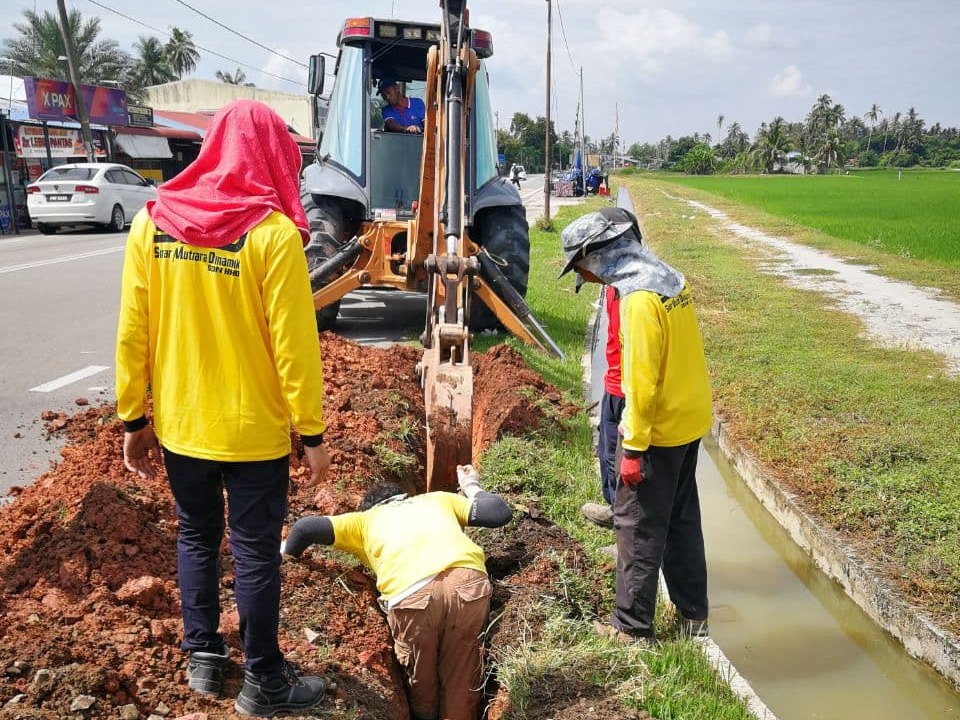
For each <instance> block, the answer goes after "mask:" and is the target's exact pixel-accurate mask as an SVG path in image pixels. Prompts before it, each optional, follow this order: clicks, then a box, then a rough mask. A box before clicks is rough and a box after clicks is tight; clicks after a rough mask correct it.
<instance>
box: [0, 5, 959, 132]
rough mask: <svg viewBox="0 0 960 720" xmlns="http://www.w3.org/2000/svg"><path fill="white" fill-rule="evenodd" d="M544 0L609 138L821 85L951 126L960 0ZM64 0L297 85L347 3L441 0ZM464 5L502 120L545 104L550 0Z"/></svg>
mask: <svg viewBox="0 0 960 720" xmlns="http://www.w3.org/2000/svg"><path fill="white" fill-rule="evenodd" d="M550 3H551V4H550V5H549V7H552V14H553V38H552V46H553V52H552V59H553V60H552V92H551V95H552V104H551V114H552V119H553V120H554V122H555V124H556V127H557V128H558V129H559V130H561V131H562V130H571V131H572V130H573V129H574V122H575V118H576V113H577V106H578V101H579V97H580V77H581V71H582V78H583V98H584V106H585V108H584V110H585V112H584V116H585V125H586V132H587V134H588V135H590V136H591V137H594V138H596V137H600V136H607V135H609V134H610V133H611V132H612V131H613V128H614V125H615V122H616V120H617V117H618V116H619V129H620V136H621V138H622V141H623V143H624V145H625V146H629V145H630V144H631V143H633V142H638V141H639V142H656V141H657V140H659V139H661V138H663V137H664V136H666V135H667V134H669V135H672V136H673V137H674V138H676V137H679V136H682V135H688V134H692V133H694V132H699V133H701V134H705V133H710V134H711V135H713V137H714V140H715V141H716V139H717V120H718V116H720V115H722V116H723V118H724V121H723V127H724V128H726V127H728V126H729V125H730V123H732V122H738V123H740V125H741V127H742V128H743V130H745V131H746V132H747V133H749V134H750V136H751V137H753V135H754V134H755V132H756V129H757V128H758V127H759V125H760V123H762V122H769V121H770V120H772V119H773V118H775V117H776V116H778V115H782V116H783V117H784V118H785V119H787V120H788V121H794V120H802V119H803V118H804V116H805V115H806V114H807V112H808V111H809V110H810V107H811V106H812V105H813V103H814V102H815V100H816V98H817V97H819V96H820V95H823V94H828V95H830V97H831V98H832V99H833V100H834V102H838V103H841V104H842V105H843V106H844V107H845V108H846V111H847V117H852V116H853V115H860V116H863V114H864V113H866V112H867V111H868V110H869V108H870V106H871V105H872V104H873V103H877V104H878V105H879V106H880V109H881V111H882V112H883V116H884V117H891V116H892V115H893V114H894V113H896V112H901V113H906V112H907V110H908V109H909V108H910V107H914V108H916V110H917V112H918V113H919V114H920V116H921V117H922V118H923V119H924V120H926V122H927V124H928V126H929V125H932V124H934V123H937V122H939V123H941V124H942V125H944V126H954V127H958V126H960V2H957V0H727V2H717V0H709V1H707V0H654V1H652V2H647V1H645V0H620V1H619V2H608V1H606V0H550ZM191 6H192V7H193V8H196V9H198V10H200V11H201V12H203V13H205V14H206V15H208V16H210V17H211V18H213V19H214V20H216V21H218V22H220V23H222V24H223V25H226V26H227V27H228V28H230V30H233V31H236V33H239V34H241V35H245V36H246V37H247V38H249V40H245V39H243V38H241V37H239V36H238V35H237V34H234V33H232V32H230V30H228V29H226V28H224V27H221V26H219V25H217V24H216V23H215V22H213V21H211V20H210V19H208V18H206V17H203V16H201V15H200V14H198V13H197V12H195V11H194V10H192V9H191ZM67 7H68V8H77V9H79V10H80V12H81V13H82V14H83V15H84V16H85V17H86V16H99V17H100V19H101V24H102V34H103V36H105V37H109V38H113V39H115V40H117V42H119V43H120V45H121V47H123V48H124V49H126V50H128V51H131V50H132V45H133V43H134V42H136V40H137V37H138V36H140V35H156V36H158V37H160V38H161V39H163V40H166V36H165V35H163V34H162V33H164V32H166V31H169V29H170V27H172V26H176V27H179V28H182V29H186V30H189V31H190V32H191V33H192V34H193V39H194V42H195V43H196V44H197V45H199V46H201V47H202V48H205V49H206V50H208V51H210V52H204V51H201V62H200V65H199V68H198V69H197V71H195V73H194V74H193V75H192V76H193V77H203V78H209V79H213V77H214V73H215V72H216V71H217V70H225V71H229V72H231V73H233V72H234V71H235V70H236V68H237V66H238V64H240V63H242V65H240V67H241V68H242V69H243V71H244V72H245V73H246V75H247V77H248V80H250V81H252V82H255V83H256V84H257V85H258V86H260V87H269V88H275V89H278V90H284V91H288V92H300V91H301V89H302V88H303V87H304V83H305V77H306V70H305V68H304V66H303V65H302V64H301V63H304V62H305V61H306V58H307V57H308V56H309V55H310V54H312V53H316V52H328V53H336V46H335V41H336V36H337V32H338V30H339V28H340V26H341V25H342V23H343V20H344V18H345V17H347V16H348V15H349V16H361V15H372V16H375V17H386V18H389V17H397V18H405V19H406V18H409V19H416V20H427V21H432V22H438V21H439V10H438V7H439V6H438V2H437V0H309V1H308V0H304V1H301V0H277V1H276V2H265V1H264V0H191V1H190V2H181V1H180V0H150V1H149V2H131V1H130V0H96V2H94V1H93V0H68V2H67ZM468 7H470V8H471V20H472V22H471V24H472V25H473V26H474V27H478V28H482V29H486V30H489V31H490V32H491V33H492V34H493V42H494V56H493V58H491V59H490V61H489V62H488V68H489V71H490V74H491V83H492V92H493V101H494V107H495V109H497V110H498V111H499V113H500V123H501V127H505V126H506V124H508V123H509V118H510V117H511V116H512V114H513V113H514V112H517V111H520V112H525V113H527V114H529V115H531V116H534V117H535V116H542V115H545V114H546V48H547V9H548V3H547V1H546V0H468ZM107 8H109V9H107ZM4 9H5V11H6V12H4V16H5V18H10V19H9V20H6V26H5V27H3V28H2V35H0V36H2V37H9V36H10V35H11V34H12V33H13V32H14V31H13V28H12V22H13V21H14V20H15V19H17V18H19V17H20V16H21V14H22V11H23V10H24V9H30V10H33V9H36V10H37V11H39V12H42V11H44V10H48V11H50V12H52V13H54V14H55V13H56V3H55V2H54V1H53V0H4ZM111 10H113V11H117V12H119V13H122V14H123V15H126V16H127V17H121V16H120V15H118V14H117V13H116V12H112V11H111ZM265 10H266V11H267V12H266V13H265ZM139 23H142V24H139ZM261 46H265V47H267V48H271V49H272V50H274V51H275V52H270V51H268V50H266V49H264V47H261ZM212 53H218V54H219V55H221V56H224V57H217V56H215V55H213V54H212ZM277 53H279V54H277ZM281 55H284V56H287V58H291V59H293V60H295V61H297V62H292V61H291V60H290V59H285V58H284V57H281ZM227 58H228V59H227ZM2 70H5V68H4V69H2ZM2 70H0V71H2ZM267 73H269V74H267ZM281 78H282V79H281ZM724 132H725V131H724Z"/></svg>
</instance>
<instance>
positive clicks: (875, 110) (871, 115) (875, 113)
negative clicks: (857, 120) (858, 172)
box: [863, 103, 883, 150]
mask: <svg viewBox="0 0 960 720" xmlns="http://www.w3.org/2000/svg"><path fill="white" fill-rule="evenodd" d="M881 115H883V110H881V109H880V106H879V105H878V104H877V103H873V105H871V106H870V109H869V110H867V111H866V112H865V113H864V114H863V117H864V118H865V119H867V120H869V121H870V134H869V135H867V150H869V149H870V141H871V140H872V139H873V128H874V126H875V125H876V124H877V120H878V119H879V118H880V116H881Z"/></svg>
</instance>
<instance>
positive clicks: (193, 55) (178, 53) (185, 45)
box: [163, 27, 200, 80]
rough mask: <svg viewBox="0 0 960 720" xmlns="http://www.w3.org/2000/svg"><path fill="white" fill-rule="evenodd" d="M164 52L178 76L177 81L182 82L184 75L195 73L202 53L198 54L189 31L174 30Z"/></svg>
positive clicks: (171, 31)
mask: <svg viewBox="0 0 960 720" xmlns="http://www.w3.org/2000/svg"><path fill="white" fill-rule="evenodd" d="M163 50H164V52H165V53H166V55H167V62H168V63H169V64H170V69H171V70H173V72H175V73H176V74H177V80H182V79H183V75H184V73H189V72H193V70H194V69H196V67H197V61H198V60H199V59H200V53H199V52H197V46H196V45H194V43H193V36H192V35H191V34H190V32H189V31H188V30H181V29H180V28H177V27H175V28H172V29H171V30H170V39H169V40H167V44H166V45H165V46H164V48H163Z"/></svg>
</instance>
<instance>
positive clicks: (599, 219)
mask: <svg viewBox="0 0 960 720" xmlns="http://www.w3.org/2000/svg"><path fill="white" fill-rule="evenodd" d="M631 230H632V231H633V232H634V233H635V234H636V239H637V242H640V239H641V235H640V226H639V225H638V224H637V218H636V217H635V216H634V214H633V213H632V212H630V211H629V210H625V209H623V208H619V207H610V208H603V209H602V210H598V211H597V212H592V213H589V214H587V215H584V216H583V217H580V218H577V219H576V220H574V221H573V222H572V223H570V224H569V225H567V227H565V228H564V229H563V232H562V233H560V240H561V242H562V243H563V255H564V259H565V260H566V263H565V264H564V266H563V270H562V271H561V272H560V275H559V276H558V277H563V276H564V275H566V274H567V273H568V272H570V271H571V270H572V269H573V266H574V265H576V264H577V262H579V261H580V260H582V259H583V258H584V257H586V256H587V255H588V254H589V253H591V252H592V251H594V250H597V249H599V248H602V247H604V246H605V245H609V244H610V243H611V242H613V241H614V240H616V239H617V238H618V237H621V236H622V235H624V234H626V233H627V232H630V231H631Z"/></svg>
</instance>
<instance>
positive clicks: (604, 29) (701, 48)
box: [595, 8, 733, 76]
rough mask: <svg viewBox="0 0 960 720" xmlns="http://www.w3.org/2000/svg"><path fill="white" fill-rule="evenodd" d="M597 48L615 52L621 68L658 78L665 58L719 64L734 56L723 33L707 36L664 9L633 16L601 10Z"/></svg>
mask: <svg viewBox="0 0 960 720" xmlns="http://www.w3.org/2000/svg"><path fill="white" fill-rule="evenodd" d="M596 23H597V35H598V37H597V39H596V41H595V42H596V45H597V46H598V47H610V48H616V53H607V54H606V55H607V56H608V57H610V56H613V55H616V56H617V59H618V60H619V65H620V66H621V67H629V68H631V71H632V72H639V73H640V74H641V75H647V76H649V75H651V74H653V75H659V74H660V73H661V72H663V70H664V69H665V68H666V67H667V65H668V58H671V57H683V58H691V57H692V58H700V59H709V60H711V61H717V60H722V59H724V58H727V57H729V56H730V55H732V54H733V47H732V45H731V43H730V38H729V36H728V35H727V34H726V33H725V32H716V33H712V34H709V33H707V32H705V31H704V30H703V28H701V27H700V26H699V25H698V24H696V23H695V22H693V21H692V20H690V19H689V18H688V17H686V16H685V15H681V14H680V13H676V12H673V11H672V10H666V9H663V8H655V9H643V10H640V11H639V12H636V13H630V14H627V13H622V12H617V11H616V10H609V9H604V10H601V11H600V12H599V13H598V14H597V17H596Z"/></svg>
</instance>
